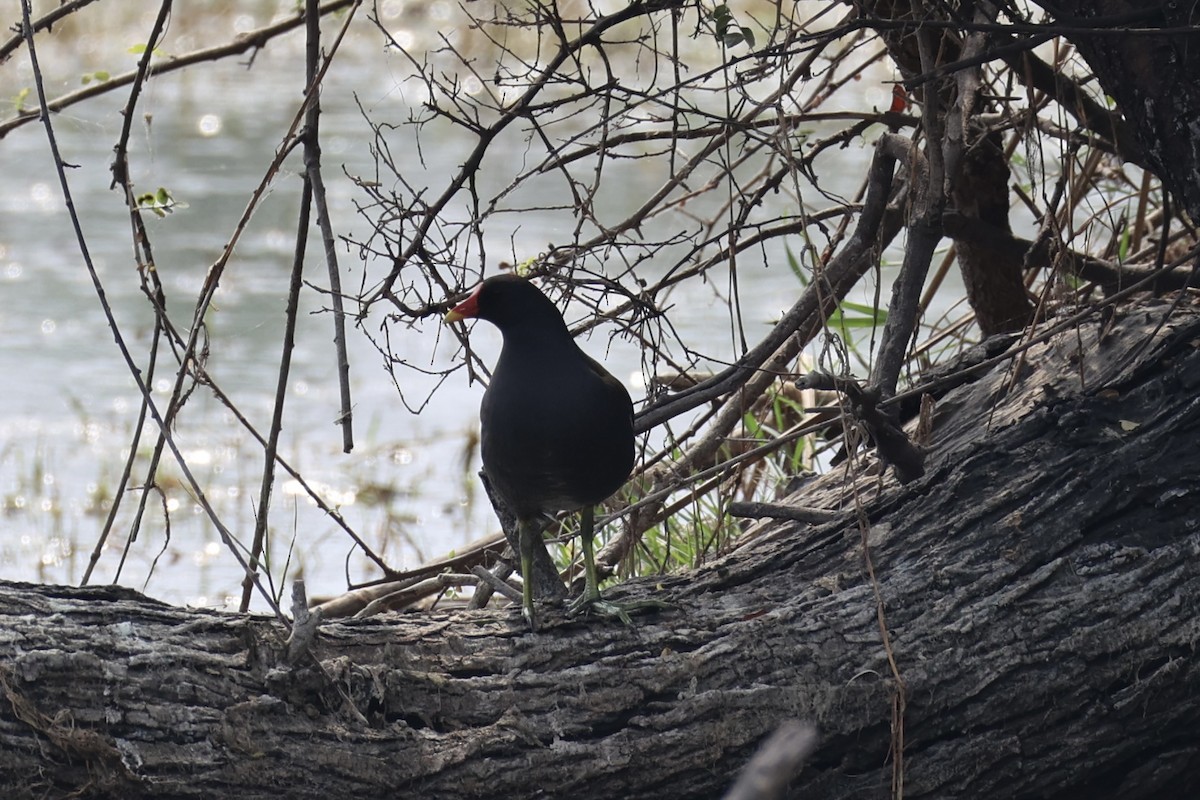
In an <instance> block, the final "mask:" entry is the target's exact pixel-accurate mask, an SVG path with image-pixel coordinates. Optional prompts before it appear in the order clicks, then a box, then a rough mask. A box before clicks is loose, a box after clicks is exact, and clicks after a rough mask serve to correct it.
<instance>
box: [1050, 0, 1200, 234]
mask: <svg viewBox="0 0 1200 800" xmlns="http://www.w3.org/2000/svg"><path fill="white" fill-rule="evenodd" d="M1037 4H1038V5H1039V6H1041V7H1042V8H1044V9H1046V10H1047V11H1049V12H1050V13H1051V14H1053V15H1054V17H1055V18H1056V20H1057V21H1058V22H1060V23H1062V24H1064V25H1066V26H1070V27H1072V28H1073V29H1074V30H1073V31H1072V32H1071V33H1069V34H1065V38H1067V39H1069V40H1070V41H1071V43H1072V44H1074V45H1075V46H1076V47H1078V48H1079V52H1080V54H1081V55H1082V56H1083V57H1084V59H1085V60H1086V61H1087V63H1088V66H1090V67H1091V68H1092V69H1093V70H1095V73H1096V77H1097V78H1099V80H1100V84H1101V85H1102V86H1103V87H1104V92H1105V93H1106V94H1107V95H1109V96H1110V97H1112V98H1113V99H1114V100H1116V103H1117V107H1118V108H1120V109H1121V111H1122V112H1123V114H1124V116H1125V120H1126V121H1127V123H1128V125H1129V128H1130V130H1131V131H1132V133H1133V137H1134V138H1135V140H1136V142H1137V144H1138V145H1139V146H1140V149H1141V151H1142V152H1141V153H1140V155H1142V156H1143V157H1144V159H1145V161H1146V163H1147V164H1148V165H1149V167H1150V168H1151V169H1152V170H1153V171H1154V174H1155V175H1157V176H1158V177H1159V179H1160V180H1162V182H1163V185H1164V186H1166V187H1167V188H1168V189H1170V191H1171V194H1172V195H1173V196H1174V198H1175V199H1176V200H1177V202H1178V203H1179V205H1180V206H1181V207H1183V208H1184V209H1186V210H1187V212H1188V214H1189V215H1190V216H1191V217H1192V219H1193V220H1194V219H1198V218H1200V152H1198V151H1197V149H1196V147H1195V146H1194V142H1195V140H1196V136H1197V132H1200V82H1198V81H1197V80H1196V76H1197V74H1200V48H1198V47H1197V42H1198V41H1200V39H1198V37H1197V36H1196V27H1195V13H1196V8H1195V4H1193V3H1179V2H1174V1H1173V0H1099V2H1097V0H1037ZM1097 21H1099V22H1100V24H1101V25H1103V26H1104V27H1118V28H1120V27H1133V28H1141V29H1142V30H1155V29H1165V30H1166V31H1169V33H1160V32H1157V31H1155V32H1153V33H1122V34H1120V35H1114V34H1113V33H1112V32H1111V31H1101V32H1098V33H1095V34H1093V33H1088V32H1087V31H1086V29H1087V27H1088V26H1089V25H1092V24H1095V23H1096V22H1097ZM1100 133H1101V134H1102V135H1107V134H1108V132H1107V131H1103V130H1101V131H1100ZM1114 138H1115V137H1114ZM1127 149H1128V148H1127Z"/></svg>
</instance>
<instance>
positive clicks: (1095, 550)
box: [0, 304, 1200, 800]
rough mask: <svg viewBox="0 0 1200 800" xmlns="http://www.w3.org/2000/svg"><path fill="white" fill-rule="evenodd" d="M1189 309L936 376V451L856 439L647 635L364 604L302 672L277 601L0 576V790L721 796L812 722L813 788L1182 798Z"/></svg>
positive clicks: (1196, 762)
mask: <svg viewBox="0 0 1200 800" xmlns="http://www.w3.org/2000/svg"><path fill="white" fill-rule="evenodd" d="M1166 308H1167V306H1166V304H1155V305H1150V306H1143V307H1142V308H1140V309H1138V310H1132V311H1129V312H1120V313H1118V314H1117V320H1116V325H1115V326H1114V328H1113V329H1112V330H1111V331H1109V332H1102V331H1101V330H1100V329H1099V326H1098V325H1097V324H1096V323H1095V321H1094V317H1093V318H1089V319H1087V320H1085V321H1083V322H1081V323H1079V324H1078V325H1077V326H1074V327H1070V328H1068V329H1066V330H1064V331H1063V332H1062V333H1060V334H1059V335H1057V336H1055V337H1054V338H1053V339H1051V340H1050V341H1048V342H1046V343H1042V344H1035V345H1033V346H1032V347H1030V348H1029V349H1028V350H1027V351H1026V352H1024V353H1023V354H1022V355H1021V356H1019V357H1018V358H1017V360H1016V361H1015V362H1012V361H1003V362H1001V363H1000V364H998V365H996V366H994V367H993V368H992V370H991V371H990V372H985V373H984V374H982V375H981V376H980V377H978V378H975V379H973V382H970V383H967V384H965V385H961V386H959V387H957V388H954V389H951V390H937V391H936V392H934V393H938V394H941V397H940V399H939V401H938V405H937V411H936V413H935V414H934V417H933V421H934V427H933V434H932V435H933V441H932V443H931V445H930V451H929V456H928V459H927V462H926V466H927V473H926V476H925V477H924V478H921V479H920V480H918V481H916V482H914V483H911V484H909V485H907V486H900V485H898V484H897V483H896V481H895V479H894V478H893V477H891V476H890V475H889V476H886V477H885V478H884V479H882V481H881V480H880V479H879V478H877V477H871V476H870V475H868V474H867V472H869V470H865V469H863V468H862V467H863V459H864V458H865V457H861V456H860V457H859V458H858V459H856V460H857V461H858V467H859V472H858V477H856V478H854V479H853V480H848V479H847V478H846V476H845V473H843V472H841V471H838V472H837V473H836V474H830V475H826V476H824V477H822V478H820V479H817V480H814V481H812V482H811V483H810V484H808V485H807V486H804V487H802V488H801V489H800V490H799V491H798V492H797V493H796V494H794V495H793V496H791V497H790V498H789V499H788V502H790V503H794V504H797V505H803V506H811V507H818V508H823V509H826V510H831V511H835V512H837V516H836V518H835V519H834V520H833V521H830V522H827V523H825V524H821V525H819V526H815V527H814V526H809V525H804V524H802V523H796V522H782V523H780V522H778V521H764V522H762V523H759V524H756V525H754V526H752V527H751V528H750V529H749V530H748V531H747V535H746V538H745V540H744V544H743V545H742V546H741V547H739V548H738V549H737V550H736V551H735V552H733V553H732V554H730V555H728V556H726V557H724V558H722V559H720V560H718V561H716V562H714V563H712V564H710V565H708V566H706V567H704V568H702V569H699V570H696V571H694V572H691V573H687V574H679V575H670V576H665V577H660V578H652V579H643V580H637V581H630V582H628V583H626V584H625V585H623V586H621V587H618V588H615V589H613V590H610V592H609V593H610V595H612V596H613V597H614V598H621V597H642V596H653V597H655V598H658V599H662V600H666V601H669V602H670V603H672V604H673V605H674V606H675V608H674V609H671V610H666V611H663V612H661V613H657V614H652V615H645V616H641V617H638V618H637V619H636V624H635V626H634V627H631V628H625V627H622V626H620V625H619V624H610V623H608V622H606V621H598V620H584V621H579V620H568V619H567V618H565V616H564V615H563V614H562V613H561V612H557V611H553V610H546V612H545V613H544V614H543V617H544V623H543V624H544V629H543V630H542V631H541V632H539V633H538V634H536V635H534V634H530V633H529V632H528V631H527V630H526V628H525V625H524V624H523V622H522V620H521V617H520V615H519V614H518V613H517V612H516V611H510V610H484V611H471V612H466V611H453V612H450V611H445V612H436V613H432V614H429V615H424V614H422V615H416V614H409V615H396V616H391V617H375V618H372V619H370V620H365V621H361V622H342V623H330V624H326V625H325V626H323V627H322V628H321V629H320V632H319V635H318V638H317V641H316V643H315V645H314V646H313V649H312V654H313V655H314V656H315V657H316V660H317V662H319V664H320V668H318V667H317V666H316V663H315V662H314V661H313V660H312V659H311V658H306V659H302V660H301V661H300V663H299V664H298V666H295V667H288V666H286V663H285V661H284V655H283V654H284V652H285V645H284V639H285V637H286V635H287V631H286V630H284V628H283V627H282V626H281V625H280V624H279V623H277V622H276V621H275V620H273V619H268V618H262V617H245V616H235V615H232V614H223V613H215V612H211V611H195V610H185V609H178V608H172V607H169V606H165V605H163V604H160V603H157V602H154V601H152V600H148V599H145V598H143V597H141V596H139V595H137V594H136V593H133V592H130V591H127V590H123V589H115V588H110V589H94V588H87V589H75V588H63V587H50V586H32V585H24V584H2V585H0V617H2V624H0V693H2V694H3V697H2V698H0V776H2V781H0V783H2V784H3V787H4V790H5V791H4V792H3V796H6V797H47V796H48V797H63V796H66V795H67V794H70V793H77V795H78V796H104V797H138V796H153V797H196V798H201V797H204V798H207V797H213V796H217V797H223V796H234V795H235V794H236V796H239V797H243V798H252V797H295V798H322V800H326V799H327V798H334V797H353V796H361V797H373V796H390V797H417V796H420V797H425V798H471V797H495V798H499V797H537V796H546V797H572V798H574V800H584V798H614V797H621V798H641V797H645V798H675V797H678V798H685V797H686V798H694V797H716V796H719V795H720V794H721V793H722V792H723V791H724V790H725V789H727V788H728V786H729V785H730V784H731V782H732V780H733V778H734V777H735V774H736V772H737V770H738V769H739V768H740V767H741V766H742V765H743V764H744V763H745V762H746V761H747V759H748V758H749V757H750V756H751V754H752V753H753V752H754V750H755V748H756V747H757V746H758V745H759V743H760V742H761V741H762V740H763V739H764V738H765V737H766V736H768V735H769V734H770V733H771V732H772V731H773V730H775V729H776V728H777V727H778V726H779V725H780V724H781V723H782V722H784V721H786V720H789V719H800V720H804V721H808V722H811V723H813V724H815V725H816V727H817V729H818V731H819V744H818V746H817V749H816V751H815V753H814V754H813V755H812V757H811V758H810V759H809V760H808V762H807V763H806V764H805V765H804V767H803V769H802V771H801V772H800V773H799V775H797V776H796V777H795V778H794V779H793V781H792V783H791V785H790V790H791V793H792V795H793V796H795V797H803V798H805V799H806V800H815V799H816V798H872V797H887V796H889V794H890V793H891V788H890V787H891V782H892V779H893V767H895V768H896V772H897V773H898V775H899V778H900V779H902V781H903V786H904V796H905V797H907V798H922V797H981V798H985V797H1045V796H1054V797H1088V798H1100V797H1121V798H1139V797H1164V796H1167V797H1170V796H1174V797H1181V796H1185V794H1186V793H1187V792H1189V791H1191V792H1194V791H1196V790H1197V789H1198V788H1200V736H1197V735H1196V734H1197V731H1198V730H1200V662H1198V661H1197V659H1196V658H1195V650H1196V643H1197V639H1198V638H1200V619H1198V618H1197V615H1196V609H1197V608H1198V607H1200V567H1198V566H1197V563H1198V562H1197V556H1198V554H1200V400H1197V399H1196V388H1197V387H1198V386H1200V353H1198V352H1197V346H1198V344H1200V314H1197V313H1194V312H1191V311H1187V312H1183V311H1180V312H1177V313H1176V314H1175V315H1174V316H1172V317H1171V318H1170V320H1169V321H1168V322H1167V323H1166V325H1165V326H1164V327H1163V328H1162V330H1161V331H1160V332H1159V333H1158V335H1157V336H1156V337H1155V338H1154V339H1153V341H1150V337H1151V334H1152V332H1153V331H1154V330H1155V328H1156V326H1157V325H1158V323H1159V321H1160V320H1162V319H1163V318H1164V317H1165V316H1166ZM1143 345H1144V348H1143ZM1014 363H1015V364H1016V365H1017V366H1015V367H1014V366H1013V365H1014ZM977 371H978V370H977ZM941 385H943V386H944V385H945V384H944V383H943V384H941ZM856 494H857V500H856V499H855V497H856ZM856 508H857V509H858V511H856ZM864 542H866V543H867V545H868V547H869V556H870V564H871V565H872V566H873V571H874V576H875V579H876V582H873V581H872V579H871V577H870V573H869V572H868V569H867V567H866V564H867V562H866V560H865V559H864V550H863V547H864ZM881 618H882V619H883V620H885V621H886V628H887V631H888V642H887V644H886V645H885V643H884V641H883V640H882V638H881V633H880V630H881V629H880V619H881ZM889 649H890V652H891V654H892V655H893V656H894V661H895V670H893V668H892V667H891V666H890V665H889V655H888V654H889ZM896 675H898V676H899V678H900V680H899V681H898V680H897V679H896ZM894 712H899V716H896V717H895V718H894ZM898 742H902V743H903V749H902V759H897V757H896V752H895V749H894V747H893V743H898Z"/></svg>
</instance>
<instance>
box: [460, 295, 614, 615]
mask: <svg viewBox="0 0 1200 800" xmlns="http://www.w3.org/2000/svg"><path fill="white" fill-rule="evenodd" d="M468 317H478V318H479V319H485V320H487V321H488V322H490V323H492V324H493V325H495V326H496V327H497V328H499V329H500V333H501V334H502V335H503V337H504V345H503V347H502V349H501V350H500V358H499V360H497V361H496V367H495V369H494V370H493V371H492V380H491V383H489V384H488V387H487V391H486V392H484V395H483V403H482V405H481V406H480V409H479V420H480V428H481V430H480V443H481V450H482V455H483V471H484V474H485V475H486V476H487V478H488V481H489V482H490V483H491V484H492V486H493V488H494V489H495V491H496V492H497V493H498V494H499V495H500V496H501V498H503V500H504V502H505V503H506V504H507V505H508V506H509V507H510V508H511V509H512V512H513V513H514V514H515V515H516V517H517V538H518V541H519V543H520V551H521V552H520V558H521V576H522V579H523V580H522V584H523V586H522V589H523V591H522V598H521V599H522V613H523V614H524V616H525V619H526V621H527V622H528V623H529V627H530V629H531V630H537V621H536V618H535V616H534V610H533V581H532V580H531V577H530V576H531V575H532V574H533V572H532V567H533V558H534V552H535V548H537V547H539V546H540V547H545V544H544V543H543V542H542V527H543V521H544V519H545V518H546V517H547V516H548V515H550V514H553V513H555V512H558V511H574V510H576V509H582V519H581V521H580V538H581V542H582V545H583V559H584V570H585V572H586V577H585V587H584V591H583V594H582V595H581V596H580V597H579V598H578V599H577V600H576V601H575V602H574V603H573V604H572V606H571V611H572V612H577V611H579V610H582V609H584V608H588V607H591V608H592V609H594V610H596V611H599V612H601V613H605V614H612V615H615V616H618V617H620V618H621V619H623V620H627V619H628V617H627V615H626V614H625V613H624V610H623V609H621V608H620V607H618V606H615V605H611V604H608V603H603V602H602V601H601V598H600V589H599V586H598V585H597V581H596V563H595V558H594V555H593V552H592V537H593V534H594V530H593V528H594V524H595V506H596V505H597V504H599V503H601V502H603V501H604V500H606V499H607V498H608V497H609V496H611V495H612V494H613V493H614V492H615V491H617V489H619V488H621V485H622V484H623V483H624V482H625V479H626V478H628V477H629V473H630V470H632V469H633V450H634V441H633V402H632V401H631V400H630V399H629V392H627V391H626V390H625V387H624V386H622V385H621V382H620V381H618V380H617V379H616V378H614V377H613V376H612V375H610V374H609V373H608V371H607V370H605V369H604V367H602V366H600V365H599V364H598V363H596V362H595V361H594V360H592V359H591V358H589V357H588V356H587V354H586V353H584V352H583V351H582V350H580V349H579V346H578V345H576V344H575V340H574V339H573V338H572V337H571V334H570V332H569V331H568V330H567V326H566V323H564V322H563V318H562V315H561V314H560V313H559V311H558V309H557V308H556V307H555V305H554V303H552V302H550V299H549V298H548V297H546V295H544V294H542V292H541V290H539V289H538V288H537V287H536V286H534V285H533V284H532V283H530V282H529V281H527V280H525V279H523V278H520V277H518V276H516V275H511V274H505V275H497V276H495V277H491V278H488V279H487V280H485V281H484V282H483V283H481V284H479V286H478V287H477V288H476V289H475V291H474V292H472V293H471V296H470V297H468V298H467V299H466V300H464V301H463V302H462V303H460V304H459V305H457V306H455V307H454V308H453V309H452V310H451V311H450V312H449V313H448V314H446V321H447V322H457V321H458V320H461V319H465V318H468Z"/></svg>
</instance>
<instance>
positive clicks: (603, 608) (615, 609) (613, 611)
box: [569, 507, 671, 625]
mask: <svg viewBox="0 0 1200 800" xmlns="http://www.w3.org/2000/svg"><path fill="white" fill-rule="evenodd" d="M595 526H596V509H595V508H592V507H588V508H585V509H583V511H582V512H581V515H580V521H579V542H580V544H581V546H582V547H583V570H584V577H583V581H584V584H583V594H581V595H579V597H577V598H575V600H574V602H572V603H571V607H570V609H569V613H571V614H578V613H580V612H581V611H584V610H589V611H591V612H593V613H595V614H600V615H602V616H606V617H616V618H617V619H619V620H621V622H624V623H625V624H626V625H632V624H633V620H631V619H630V618H629V612H630V611H641V610H644V609H651V608H655V609H662V608H670V607H671V605H670V604H669V603H664V602H662V601H659V600H637V601H634V602H632V603H625V604H617V603H610V602H608V601H607V600H604V599H603V598H601V597H600V581H599V579H598V578H597V577H596V555H595V552H594V547H593V539H594V538H595V534H596V530H595Z"/></svg>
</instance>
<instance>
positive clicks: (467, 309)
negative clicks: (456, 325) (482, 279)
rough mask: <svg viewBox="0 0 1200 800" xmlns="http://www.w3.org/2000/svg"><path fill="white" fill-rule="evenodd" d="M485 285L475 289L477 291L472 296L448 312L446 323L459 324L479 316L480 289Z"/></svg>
mask: <svg viewBox="0 0 1200 800" xmlns="http://www.w3.org/2000/svg"><path fill="white" fill-rule="evenodd" d="M482 286H483V284H482V283H481V284H479V286H476V287H475V291H473V292H471V296H470V297H468V298H467V299H466V300H463V301H462V302H461V303H459V304H458V305H456V306H455V307H454V308H452V309H450V310H449V311H448V312H446V322H458V321H459V320H460V319H467V318H468V317H478V316H479V289H480V288H481V287H482Z"/></svg>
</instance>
